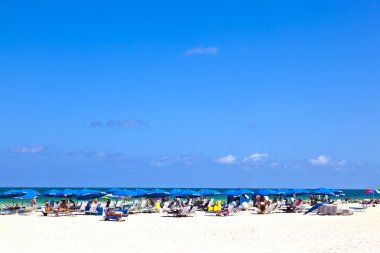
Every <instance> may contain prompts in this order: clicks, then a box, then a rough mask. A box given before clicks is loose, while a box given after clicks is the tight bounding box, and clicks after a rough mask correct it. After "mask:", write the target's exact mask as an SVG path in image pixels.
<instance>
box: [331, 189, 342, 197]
mask: <svg viewBox="0 0 380 253" xmlns="http://www.w3.org/2000/svg"><path fill="white" fill-rule="evenodd" d="M332 191H333V192H334V194H335V196H344V195H345V194H344V192H343V191H342V190H337V189H333V190H332Z"/></svg>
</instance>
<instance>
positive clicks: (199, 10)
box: [0, 0, 380, 188]
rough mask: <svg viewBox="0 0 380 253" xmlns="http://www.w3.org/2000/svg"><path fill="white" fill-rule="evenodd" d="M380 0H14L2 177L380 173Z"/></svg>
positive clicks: (276, 179) (105, 181)
mask: <svg viewBox="0 0 380 253" xmlns="http://www.w3.org/2000/svg"><path fill="white" fill-rule="evenodd" d="M379 31H380V3H379V2H378V1H374V0H368V1H354V0H352V1H307V2H305V1H239V3H237V2H236V1H207V2H205V1H189V2H184V1H172V2H166V3H163V2H157V1H138V3H137V2H136V3H125V1H113V2H112V3H109V2H104V1H81V3H78V1H64V2H55V3H52V2H51V1H17V2H15V1H4V0H3V1H0V113H1V116H2V117H1V119H0V123H1V131H0V137H1V142H0V151H1V153H0V172H2V176H1V177H0V186H79V187H84V186H125V187H128V186H131V187H133V186H139V187H156V186H157V187H319V186H326V187H345V188H360V187H373V186H375V187H379V181H378V180H377V179H378V178H379V176H380V158H379V157H380V156H379V151H380V134H379V129H380V114H379V108H380V101H379V99H378V97H379V95H378V94H379V93H380V84H379V81H380V71H379V69H380V47H379V45H380V32H379Z"/></svg>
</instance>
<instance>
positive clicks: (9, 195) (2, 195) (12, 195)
mask: <svg viewBox="0 0 380 253" xmlns="http://www.w3.org/2000/svg"><path fill="white" fill-rule="evenodd" d="M22 195H25V193H24V192H22V191H20V190H9V191H5V192H2V193H0V199H9V198H15V197H19V196H22Z"/></svg>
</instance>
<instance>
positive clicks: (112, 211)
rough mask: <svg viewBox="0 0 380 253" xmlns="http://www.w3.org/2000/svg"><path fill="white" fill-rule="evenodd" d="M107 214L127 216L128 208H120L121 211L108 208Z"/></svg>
mask: <svg viewBox="0 0 380 253" xmlns="http://www.w3.org/2000/svg"><path fill="white" fill-rule="evenodd" d="M106 214H107V216H118V217H122V216H124V217H127V216H128V210H120V212H116V211H115V210H113V209H112V208H107V212H106Z"/></svg>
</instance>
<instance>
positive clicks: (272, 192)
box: [255, 189, 277, 196]
mask: <svg viewBox="0 0 380 253" xmlns="http://www.w3.org/2000/svg"><path fill="white" fill-rule="evenodd" d="M255 194H256V195H263V196H269V195H277V191H275V190H271V189H260V190H257V191H255Z"/></svg>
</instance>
